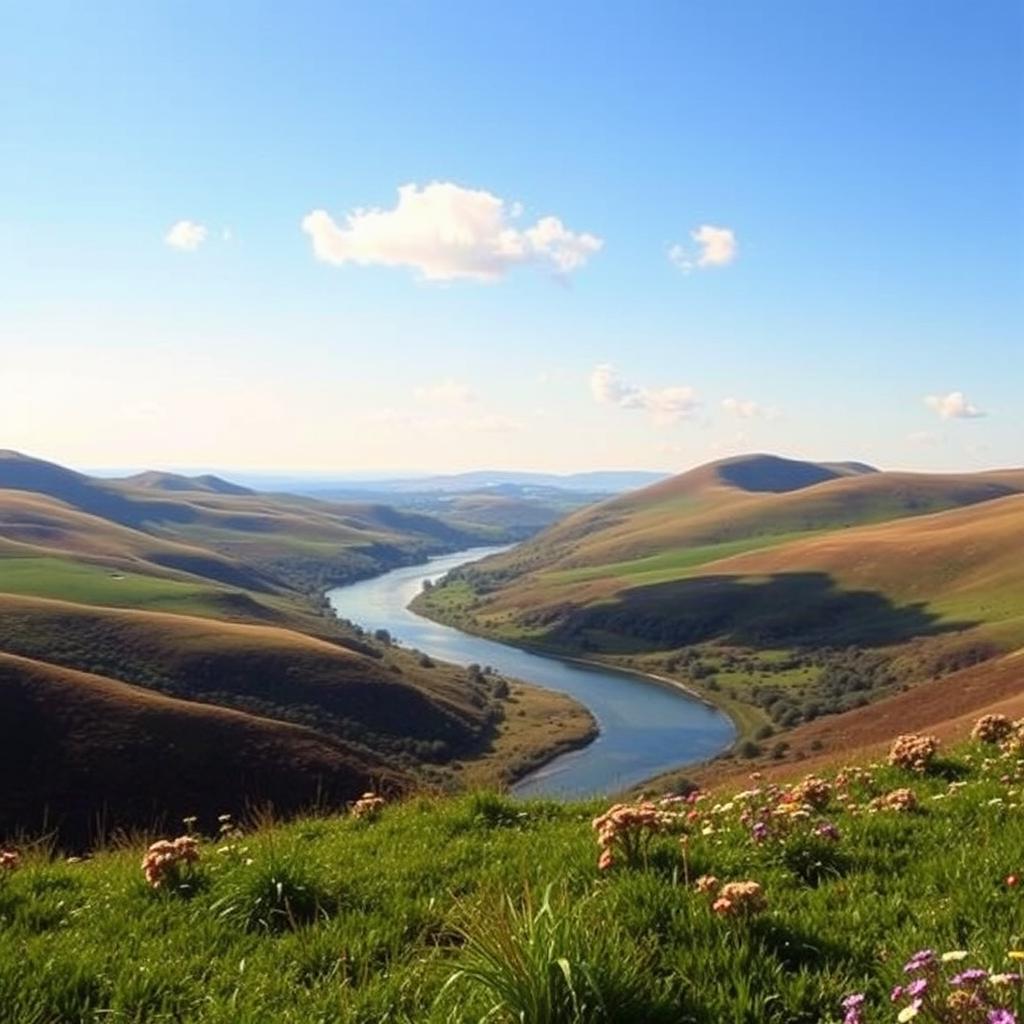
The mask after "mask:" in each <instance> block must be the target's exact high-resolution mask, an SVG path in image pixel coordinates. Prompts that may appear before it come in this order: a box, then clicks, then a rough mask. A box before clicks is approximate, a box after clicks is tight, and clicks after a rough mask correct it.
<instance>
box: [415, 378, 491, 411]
mask: <svg viewBox="0 0 1024 1024" xmlns="http://www.w3.org/2000/svg"><path fill="white" fill-rule="evenodd" d="M414 394H415V396H416V398H417V399H418V400H419V401H421V402H429V403H430V404H431V405H469V404H470V403H471V402H475V401H476V395H475V394H473V392H472V391H471V390H470V389H469V388H468V387H467V386H466V385H465V384H461V383H460V382H459V381H457V380H451V379H448V380H443V381H441V382H440V383H438V384H426V385H424V386H422V387H418V388H416V389H415V391H414Z"/></svg>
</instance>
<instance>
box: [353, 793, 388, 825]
mask: <svg viewBox="0 0 1024 1024" xmlns="http://www.w3.org/2000/svg"><path fill="white" fill-rule="evenodd" d="M383 809H384V797H382V796H378V795H377V794H376V793H374V792H372V791H371V792H369V793H364V794H363V795H362V796H361V797H360V798H359V799H358V800H357V801H356V802H355V803H354V804H353V805H352V817H353V818H359V819H360V820H362V821H376V820H377V819H378V818H379V817H380V812H381V811H382V810H383Z"/></svg>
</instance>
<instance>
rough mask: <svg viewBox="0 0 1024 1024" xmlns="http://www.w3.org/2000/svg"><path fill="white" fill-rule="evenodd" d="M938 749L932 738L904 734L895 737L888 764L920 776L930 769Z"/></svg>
mask: <svg viewBox="0 0 1024 1024" xmlns="http://www.w3.org/2000/svg"><path fill="white" fill-rule="evenodd" d="M938 749H939V741H938V740H937V739H936V738H935V737H934V736H926V735H917V734H916V733H905V734H904V735H902V736H897V737H896V740H895V742H894V743H893V745H892V747H891V749H890V750H889V764H891V765H895V766H897V767H899V768H906V769H908V770H909V771H912V772H918V773H919V774H921V773H924V772H926V771H927V770H928V769H929V767H931V763H932V761H933V760H934V759H935V754H936V752H937V751H938Z"/></svg>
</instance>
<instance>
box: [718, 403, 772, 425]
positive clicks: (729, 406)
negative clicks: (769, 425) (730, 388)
mask: <svg viewBox="0 0 1024 1024" xmlns="http://www.w3.org/2000/svg"><path fill="white" fill-rule="evenodd" d="M722 408H723V409H724V410H725V411H726V412H731V413H732V414H733V415H734V416H739V418H740V419H742V420H752V419H754V418H755V417H757V416H763V415H764V409H762V408H761V406H759V405H758V404H757V402H751V401H749V400H746V399H740V398H723V399H722Z"/></svg>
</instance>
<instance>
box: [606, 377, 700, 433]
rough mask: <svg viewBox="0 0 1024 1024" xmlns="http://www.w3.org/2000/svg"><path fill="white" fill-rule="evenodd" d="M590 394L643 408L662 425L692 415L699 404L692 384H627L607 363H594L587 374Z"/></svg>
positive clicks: (609, 402) (609, 401)
mask: <svg viewBox="0 0 1024 1024" xmlns="http://www.w3.org/2000/svg"><path fill="white" fill-rule="evenodd" d="M590 393H591V395H593V397H594V401H596V402H598V403H599V404H601V405H615V406H618V407H619V408H620V409H644V410H646V411H647V412H648V413H650V415H651V417H652V418H653V419H654V422H655V423H658V424H661V425H662V426H665V425H668V424H670V423H676V422H678V421H679V420H682V419H687V418H688V417H690V416H692V415H693V413H694V412H695V411H696V410H697V408H698V406H699V405H700V399H699V398H698V397H697V392H696V391H695V390H694V389H693V388H691V387H684V386H675V387H667V388H641V387H637V386H636V385H635V384H627V383H626V382H625V381H624V380H623V379H622V378H621V377H620V376H619V374H618V373H617V372H616V370H615V368H614V367H613V366H611V365H610V364H608V363H601V364H599V365H598V366H595V367H594V369H593V371H591V374H590Z"/></svg>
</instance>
